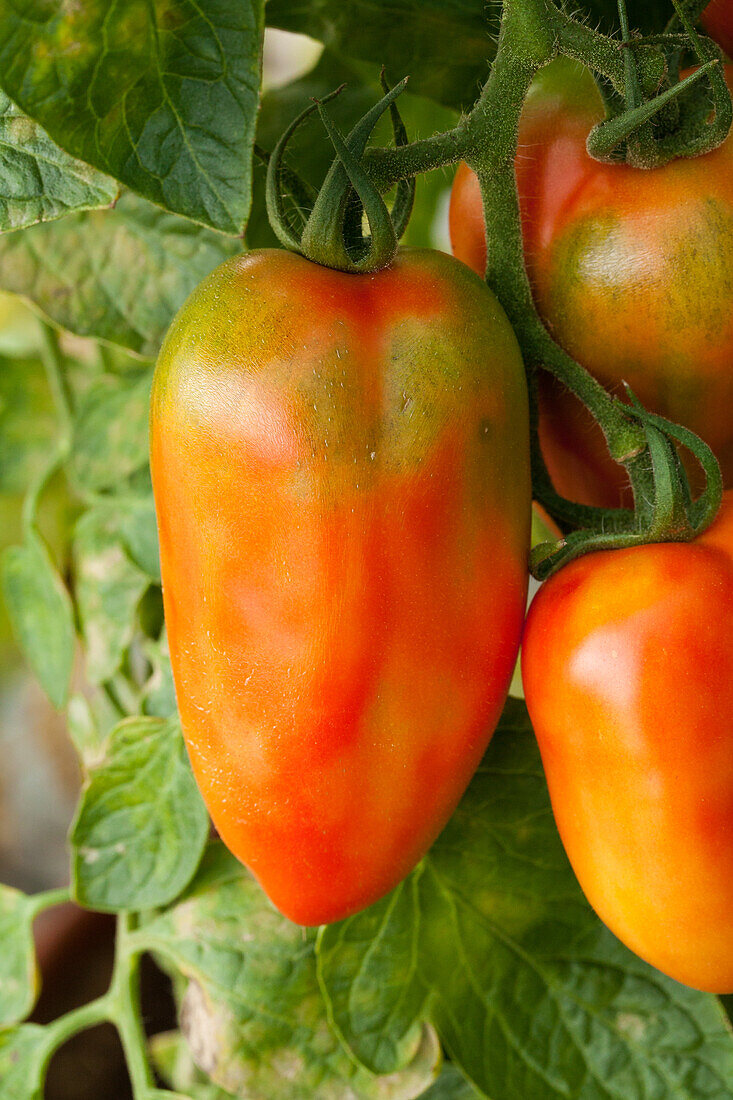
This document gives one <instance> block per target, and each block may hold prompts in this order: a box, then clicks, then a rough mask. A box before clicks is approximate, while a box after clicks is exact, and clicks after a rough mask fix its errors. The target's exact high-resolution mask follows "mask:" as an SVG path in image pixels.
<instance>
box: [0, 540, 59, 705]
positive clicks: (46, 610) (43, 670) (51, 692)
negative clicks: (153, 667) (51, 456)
mask: <svg viewBox="0 0 733 1100" xmlns="http://www.w3.org/2000/svg"><path fill="white" fill-rule="evenodd" d="M0 578H1V579H2V592H3V596H4V598H5V606H6V607H7V610H8V615H9V616H10V622H11V624H12V627H13V630H14V632H15V636H16V638H17V639H18V644H19V645H20V647H21V649H22V650H23V652H24V653H25V655H26V658H27V659H28V662H29V664H30V665H31V668H32V669H33V671H34V672H35V674H36V676H37V677H38V680H39V682H40V684H41V686H42V687H43V690H44V691H45V692H46V694H47V695H48V697H49V699H50V700H51V702H52V703H53V705H54V706H55V707H62V706H63V705H64V703H65V702H66V697H67V694H68V690H69V681H70V679H71V667H72V664H73V661H74V616H73V609H72V605H71V600H70V599H69V594H68V592H67V591H66V588H65V587H64V584H63V582H62V580H61V578H60V577H59V575H58V572H57V570H56V566H55V565H54V563H53V559H52V558H51V555H50V553H49V551H48V547H47V546H46V544H45V543H44V541H43V539H42V538H41V536H40V535H39V534H38V532H37V531H35V530H33V529H31V530H29V531H28V532H27V534H26V539H25V542H24V544H23V545H22V546H10V547H8V548H7V549H6V550H5V552H4V553H3V555H2V558H1V559H0Z"/></svg>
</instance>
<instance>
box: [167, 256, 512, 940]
mask: <svg viewBox="0 0 733 1100" xmlns="http://www.w3.org/2000/svg"><path fill="white" fill-rule="evenodd" d="M151 422H152V431H151V454H152V471H153V484H154V490H155V497H156V506H157V513H158V523H159V531H160V548H161V564H162V575H163V594H164V602H165V613H166V623H167V629H168V636H169V642H170V650H171V661H172V664H173V672H174V678H175V683H176V692H177V698H178V705H179V711H180V716H181V722H182V725H183V731H184V735H185V737H186V742H187V745H188V749H189V754H190V757H191V762H192V765H193V768H194V772H195V775H196V778H197V781H198V784H199V786H200V788H201V790H202V792H203V795H204V799H205V801H206V803H207V806H208V808H209V811H210V813H211V815H212V818H213V820H214V823H215V825H216V827H217V829H218V830H219V832H220V834H221V836H222V838H223V840H224V841H225V843H226V844H227V845H228V846H229V848H230V849H231V850H232V851H233V852H234V853H235V855H237V856H238V857H239V858H240V859H241V860H242V861H243V862H244V863H245V864H247V866H248V867H249V868H250V869H251V870H252V871H253V872H254V874H255V875H256V876H257V878H258V879H259V880H260V882H261V884H262V886H263V887H264V889H265V891H266V892H267V893H268V895H269V896H270V898H271V899H272V901H273V902H274V903H275V905H276V906H277V907H278V908H279V909H280V910H281V911H282V912H283V913H285V914H286V915H287V916H288V917H290V918H291V919H292V920H294V921H296V922H298V923H301V924H307V925H312V924H320V923H326V922H330V921H334V920H337V919H340V918H342V917H345V916H347V915H348V914H350V913H353V912H356V911H358V910H359V909H361V908H363V907H364V906H366V905H368V904H370V903H371V902H373V901H375V900H376V899H377V898H379V897H380V896H381V895H383V894H384V893H386V892H387V891H388V890H390V889H391V888H392V887H393V886H395V885H396V884H397V883H398V882H399V881H400V880H401V879H402V878H403V877H404V876H405V875H406V874H407V873H408V872H409V871H410V869H411V868H412V867H413V866H414V864H415V863H416V862H417V861H418V860H419V859H420V858H421V857H422V855H423V854H424V852H425V851H426V849H427V848H428V846H429V845H430V844H431V843H432V841H433V839H434V838H435V836H436V835H437V833H438V832H439V831H440V829H441V828H442V826H443V825H444V823H445V822H446V820H447V818H448V817H449V815H450V813H451V812H452V810H453V809H454V807H455V805H456V803H457V802H458V800H459V798H460V796H461V794H462V792H463V790H464V788H465V787H466V785H467V783H468V781H469V779H470V777H471V775H472V773H473V771H474V770H475V768H476V766H477V765H478V763H479V760H480V758H481V756H482V754H483V752H484V750H485V748H486V745H487V743H488V740H489V737H490V735H491V732H492V731H493V728H494V726H495V725H496V722H497V720H498V717H499V713H500V710H501V707H502V704H503V700H504V697H505V694H506V691H507V687H508V684H509V680H510V677H511V674H512V666H513V663H514V661H515V659H516V655H517V650H518V645H519V638H520V634H521V628H522V622H523V618H524V606H525V598H526V585H527V559H528V547H529V524H530V478H529V459H528V411H527V395H526V384H525V380H524V373H523V368H522V363H521V357H520V354H519V349H518V346H517V343H516V339H515V337H514V333H513V332H512V330H511V327H510V326H509V322H508V321H507V319H506V316H505V315H504V313H503V311H502V309H501V307H500V306H499V304H498V302H497V301H496V299H495V298H494V296H493V295H492V294H491V292H490V291H488V289H487V288H486V287H485V285H484V284H483V283H482V281H481V280H480V279H477V278H476V276H475V275H474V274H473V273H472V272H469V271H468V270H467V269H466V268H465V267H464V266H463V265H461V264H459V263H457V261H455V260H453V259H452V257H450V256H446V255H444V254H441V253H437V252H435V253H434V252H421V251H415V252H411V251H405V252H402V253H400V254H399V256H398V258H397V260H396V261H395V263H394V264H393V265H392V266H391V267H390V268H387V269H385V270H383V271H380V272H378V273H375V274H372V275H346V274H344V273H341V272H337V271H332V270H330V269H327V268H324V267H319V266H317V265H314V264H312V263H310V262H308V261H307V260H305V259H303V258H302V257H300V256H296V255H294V254H292V253H288V252H283V251H278V250H263V251H260V252H253V253H250V254H249V255H245V256H243V257H241V258H237V259H235V260H232V261H229V262H228V263H225V264H223V265H222V266H221V267H219V268H217V270H216V271H215V272H213V273H212V275H211V276H209V277H208V279H206V280H205V281H204V282H203V283H202V284H201V286H200V287H199V288H198V290H197V291H195V292H194V294H193V296H192V297H191V298H190V299H189V301H188V303H187V304H186V305H185V306H184V307H183V309H182V311H181V313H180V314H179V316H178V317H177V319H176V321H175V322H174V324H173V326H172V328H171V331H170V333H169V335H168V337H167V340H166V343H165V344H164V347H163V349H162V351H161V354H160V359H159V362H158V366H157V370H156V376H155V382H154V387H153V399H152V421H151Z"/></svg>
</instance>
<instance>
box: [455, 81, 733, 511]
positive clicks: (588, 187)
mask: <svg viewBox="0 0 733 1100" xmlns="http://www.w3.org/2000/svg"><path fill="white" fill-rule="evenodd" d="M561 72H562V70H561ZM565 72H566V73H567V69H565ZM727 76H728V80H729V83H731V82H732V81H733V66H728V69H727ZM581 86H582V87H584V88H585V89H586V95H585V98H584V101H579V89H580V88H581ZM602 117H603V112H602V107H601V104H600V100H599V98H598V96H597V93H595V92H594V89H593V87H592V85H591V84H590V83H589V77H587V76H586V77H578V76H575V75H573V76H571V77H569V78H567V89H566V91H564V92H563V90H562V89H561V88H558V87H557V85H555V86H554V87H553V88H552V89H551V90H550V91H549V92H548V91H546V90H545V89H544V88H543V87H542V86H540V88H539V89H538V90H536V92H535V94H534V95H533V96H532V97H531V98H530V99H528V101H527V104H526V107H525V111H524V114H523V118H522V124H521V129H520V146H519V150H518V155H517V161H516V169H517V184H518V189H519V195H520V207H521V212H522V225H523V231H524V238H525V257H526V262H527V269H528V273H529V276H530V281H531V283H532V288H533V293H534V296H535V300H536V302H537V306H538V309H539V312H540V314H541V315H542V317H543V318H544V320H545V321H546V323H547V324H548V327H549V328H550V329H551V331H552V333H553V335H554V336H555V338H556V339H557V340H558V341H559V343H560V344H561V345H562V346H563V347H564V348H565V349H566V350H567V351H568V352H569V353H570V354H571V355H573V356H574V357H575V358H576V359H577V360H578V361H579V362H580V363H582V364H583V366H585V367H586V368H587V369H588V370H589V371H590V372H591V373H592V374H594V375H595V377H596V378H598V379H599V381H601V382H602V383H603V384H604V385H605V386H607V387H608V388H609V389H611V390H614V391H615V392H617V393H619V394H621V395H622V382H624V381H625V382H627V383H628V384H629V385H630V386H631V388H632V389H633V390H634V392H635V393H636V395H637V397H639V399H640V400H641V401H642V402H643V403H644V404H645V405H646V406H647V407H649V408H650V409H652V410H653V411H655V412H658V413H660V414H661V415H663V416H666V417H668V418H669V419H671V420H673V421H675V422H677V423H682V424H685V425H686V426H687V427H689V428H691V429H692V430H693V431H695V432H696V433H697V434H698V435H701V436H702V437H703V438H704V439H705V440H706V441H707V442H708V443H709V444H710V446H711V447H712V448H713V450H714V451H715V453H716V455H717V457H718V459H719V461H720V463H721V466H722V468H723V474H724V478H725V481H726V485H728V486H732V485H733V418H731V416H730V408H731V404H733V372H732V371H731V370H730V363H731V361H733V137H731V136H729V137H728V138H727V140H726V141H725V142H724V143H723V145H722V146H720V148H718V149H716V150H715V151H714V152H712V153H709V154H707V155H706V156H704V157H696V158H693V159H691V160H676V161H674V162H672V163H671V164H668V165H666V166H665V167H663V168H657V169H654V170H653V171H647V172H645V171H642V170H640V169H635V168H630V167H628V166H627V165H608V164H600V163H599V162H597V161H595V160H593V159H592V158H591V157H590V156H589V155H588V153H587V152H586V148H585V140H586V137H587V135H588V132H589V130H590V128H591V126H592V125H593V124H594V123H595V122H597V121H598V120H599V119H600V118H602ZM467 173H468V170H467V169H466V168H465V166H464V167H462V168H461V169H460V170H459V173H458V175H457V177H456V182H455V186H454V192H453V196H452V200H451V229H452V235H453V242H454V247H453V250H454V253H455V255H456V256H458V258H459V259H463V260H464V261H465V262H468V263H469V264H470V265H472V266H473V267H474V269H475V270H481V269H482V267H483V256H485V251H484V248H485V246H484V242H483V229H482V228H481V226H480V222H479V220H478V213H477V211H478V206H479V201H480V200H479V197H478V187H477V184H476V182H475V178H474V180H473V182H471V181H469V180H468V179H467ZM477 227H478V228H477ZM476 233H479V234H480V238H479V239H477V237H476ZM540 439H541V443H542V447H543V451H544V453H545V458H546V460H547V465H548V468H549V470H550V473H551V474H552V476H553V479H554V481H555V483H556V485H557V487H558V489H559V490H560V492H562V493H563V494H564V495H567V496H570V497H573V496H574V497H575V498H576V499H578V500H581V501H582V502H583V503H591V504H601V505H605V506H609V505H616V504H618V503H619V499H620V498H621V497H622V496H623V492H624V487H625V485H626V476H625V473H624V471H623V469H621V468H620V467H618V466H616V465H615V464H614V463H612V462H611V461H610V459H609V458H608V457H607V455H606V452H605V445H604V443H603V437H602V435H601V432H600V430H599V429H598V428H597V427H596V426H595V425H594V424H593V422H592V420H591V418H590V416H589V415H588V414H587V413H585V411H584V410H583V409H582V408H581V407H580V406H579V403H578V402H577V401H576V400H575V399H574V398H573V397H572V396H570V395H567V394H563V393H562V392H561V391H560V390H559V389H558V388H557V387H555V386H553V384H552V383H551V382H545V388H544V390H543V392H542V394H541V408H540Z"/></svg>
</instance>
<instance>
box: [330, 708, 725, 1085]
mask: <svg viewBox="0 0 733 1100" xmlns="http://www.w3.org/2000/svg"><path fill="white" fill-rule="evenodd" d="M319 967H320V974H321V979H322V984H323V987H324V990H325V991H326V994H327V996H328V999H329V1002H330V1009H331V1012H332V1014H333V1019H334V1022H335V1024H336V1025H337V1026H338V1028H339V1030H340V1032H341V1034H342V1036H343V1037H344V1039H345V1040H346V1041H347V1042H348V1044H349V1046H350V1048H351V1049H352V1051H353V1052H354V1054H355V1055H356V1057H358V1058H359V1060H360V1061H362V1062H363V1063H364V1064H365V1065H367V1066H369V1067H370V1068H371V1069H372V1070H374V1071H381V1072H389V1071H390V1070H395V1069H396V1068H397V1067H398V1066H399V1064H400V1062H401V1060H402V1057H403V1053H402V1046H403V1044H404V1041H405V1038H406V1037H407V1036H409V1035H410V1033H411V1032H412V1030H413V1029H414V1027H415V1023H416V1021H417V1020H423V1019H428V1020H431V1021H432V1022H433V1023H434V1025H435V1026H436V1028H437V1030H438V1034H439V1035H440V1037H441V1040H442V1041H443V1042H444V1043H445V1045H446V1047H447V1049H448V1052H449V1054H450V1056H451V1058H452V1059H453V1061H454V1062H455V1063H456V1064H457V1065H458V1066H459V1067H460V1068H461V1070H462V1071H463V1072H464V1073H465V1074H466V1075H467V1077H468V1078H469V1079H470V1080H471V1081H473V1082H474V1083H475V1084H476V1085H477V1086H478V1087H479V1088H480V1089H481V1091H482V1092H483V1093H485V1094H486V1095H487V1096H490V1097H491V1098H492V1100H509V1098H510V1097H512V1098H514V1097H516V1096H522V1097H523V1098H526V1100H534V1098H537V1100H550V1098H552V1097H557V1098H558V1100H559V1098H560V1097H567V1096H568V1095H580V1094H581V1092H582V1094H583V1095H584V1096H585V1095H588V1096H590V1095H593V1096H597V1097H599V1098H600V1097H609V1098H610V1097H617V1096H635V1097H639V1098H640V1100H641V1098H642V1097H652V1096H661V1095H664V1096H668V1095H671V1094H674V1095H675V1096H679V1097H689V1100H698V1098H699V1097H700V1096H705V1095H713V1094H714V1095H715V1096H716V1097H720V1098H721V1100H722V1098H723V1097H724V1096H725V1097H731V1096H733V1089H731V1088H730V1087H728V1086H724V1085H723V1084H722V1083H723V1082H724V1081H731V1080H733V1043H731V1037H730V1033H729V1031H728V1029H727V1027H726V1025H725V1022H724V1017H723V1013H722V1010H721V1007H720V1005H719V1003H718V1002H717V1000H716V999H715V998H714V997H711V996H709V995H707V994H703V993H698V992H695V991H694V990H691V989H687V988H685V987H683V986H680V985H678V984H677V983H676V982H674V981H671V980H670V979H667V978H665V977H663V975H661V974H660V973H659V972H658V971H656V970H653V969H652V968H651V967H649V966H647V965H646V964H645V963H643V962H641V960H640V959H638V958H636V957H635V956H634V955H632V954H631V952H629V951H627V950H626V949H625V948H624V947H622V946H621V944H620V943H619V942H618V940H616V938H615V937H614V936H612V935H611V933H610V932H608V930H607V929H606V928H605V927H604V926H603V925H602V924H601V922H600V921H599V920H598V919H597V917H596V916H595V915H594V913H593V912H592V911H591V909H590V908H589V906H588V905H587V903H586V902H585V900H584V898H583V896H582V894H581V892H580V889H579V887H578V885H577V883H576V881H575V878H574V876H573V874H572V871H571V870H570V866H569V864H568V862H567V859H566V857H565V854H564V852H563V849H562V845H561V843H560V839H559V837H558V835H557V832H556V829H555V826H554V823H553V820H552V814H551V810H550V804H549V799H548V795H547V790H546V786H545V782H544V778H543V774H542V767H541V762H540V759H539V754H538V751H537V748H536V745H535V742H534V738H533V735H532V731H531V728H530V726H529V721H528V718H527V715H526V710H525V708H524V705H523V704H522V703H521V702H519V701H517V700H510V703H509V705H508V707H507V710H506V712H505V717H504V720H503V722H502V725H501V727H500V729H499V730H498V731H497V733H496V734H495V735H494V739H493V741H492V743H491V745H490V747H489V750H488V752H487V754H486V757H485V758H484V761H483V764H482V765H481V767H480V768H479V770H478V772H477V774H476V777H475V779H474V781H473V782H472V784H471V787H470V788H469V791H468V792H467V794H466V796H465V797H464V799H463V801H462V802H461V804H460V806H459V808H458V810H457V812H456V814H455V815H454V817H453V819H452V820H451V822H450V823H449V825H448V826H447V828H446V829H445V830H444V832H443V833H442V834H441V836H440V838H439V839H438V841H437V842H436V844H435V845H434V847H433V848H432V849H431V851H430V853H429V855H428V857H427V858H426V860H425V861H424V863H423V865H422V866H421V867H420V868H419V869H418V870H417V871H416V872H414V873H413V874H412V875H411V876H410V878H409V879H407V880H406V881H405V882H404V883H403V884H402V885H401V886H400V887H398V889H397V890H395V891H393V893H392V894H391V895H389V896H388V897H387V898H385V899H384V900H383V901H382V902H380V903H379V904H377V905H375V906H373V907H372V908H371V909H368V910H366V911H365V912H363V913H361V914H359V915H357V916H355V917H352V918H351V919H349V920H346V921H343V922H341V923H340V924H335V925H331V926H330V927H327V928H325V929H324V931H323V934H322V937H321V940H320V944H319ZM662 1082H664V1084H662ZM660 1090H661V1091H660ZM711 1090H712V1091H711ZM716 1090H717V1091H716Z"/></svg>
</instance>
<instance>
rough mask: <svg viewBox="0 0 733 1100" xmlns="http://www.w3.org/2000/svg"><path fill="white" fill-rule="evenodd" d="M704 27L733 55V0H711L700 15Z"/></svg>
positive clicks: (729, 54) (730, 55)
mask: <svg viewBox="0 0 733 1100" xmlns="http://www.w3.org/2000/svg"><path fill="white" fill-rule="evenodd" d="M700 22H701V23H702V25H703V27H704V28H705V30H706V31H707V33H708V34H709V35H710V37H711V38H714V39H715V41H716V42H718V43H720V45H721V46H722V47H723V49H724V50H725V52H726V53H727V54H728V57H733V0H711V3H709V4H708V6H707V7H706V8H705V11H704V12H703V13H702V15H701V16H700Z"/></svg>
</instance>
